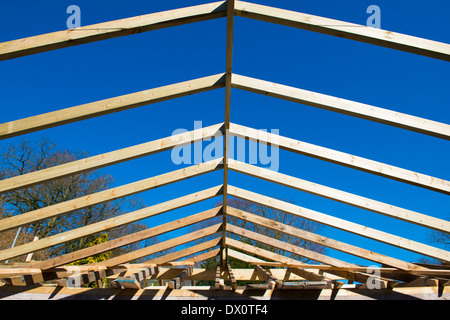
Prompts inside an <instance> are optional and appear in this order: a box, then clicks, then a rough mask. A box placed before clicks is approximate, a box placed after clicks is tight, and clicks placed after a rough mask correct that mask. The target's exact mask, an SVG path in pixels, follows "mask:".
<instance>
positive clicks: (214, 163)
mask: <svg viewBox="0 0 450 320" xmlns="http://www.w3.org/2000/svg"><path fill="white" fill-rule="evenodd" d="M221 167H222V164H221V163H220V160H211V161H208V162H204V163H201V164H198V165H193V166H190V167H187V168H183V169H179V170H176V171H172V172H169V173H164V174H161V175H158V176H155V177H152V178H147V179H144V180H140V181H136V182H132V183H129V184H126V185H122V186H119V187H116V188H112V189H108V190H104V191H100V192H97V193H94V194H90V195H87V196H83V197H80V198H76V199H72V200H68V201H65V202H62V203H58V204H55V205H51V206H48V207H44V208H41V209H37V210H34V211H30V212H27V213H23V214H20V215H17V216H13V217H10V218H6V219H2V220H0V232H1V231H6V230H10V229H13V228H17V227H20V226H24V225H27V224H30V223H34V222H37V221H41V220H45V219H49V218H53V217H57V216H60V215H62V214H67V213H71V212H74V211H76V210H80V209H83V208H87V207H89V206H94V205H97V204H101V203H104V202H106V201H111V200H115V199H119V198H122V197H126V196H130V195H133V194H136V193H139V192H144V191H147V190H150V189H153V188H156V187H160V186H163V185H166V184H170V183H174V182H176V181H181V180H184V179H187V178H191V177H194V176H197V175H200V174H204V173H208V172H212V171H214V170H218V169H220V168H221ZM145 210H147V209H144V211H145ZM141 212H143V211H141ZM42 240H43V239H41V240H38V241H36V242H39V241H42Z"/></svg>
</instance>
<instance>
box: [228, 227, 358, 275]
mask: <svg viewBox="0 0 450 320" xmlns="http://www.w3.org/2000/svg"><path fill="white" fill-rule="evenodd" d="M227 227H228V229H227V230H228V231H229V232H231V233H234V234H236V235H238V236H241V237H245V238H247V239H250V240H254V241H257V242H260V243H264V244H267V245H269V246H271V247H274V248H277V249H281V250H284V251H288V252H291V253H294V254H297V255H299V256H301V257H305V258H308V259H311V260H314V261H317V262H321V263H325V264H329V265H333V266H341V267H351V266H355V265H353V264H351V263H347V262H345V261H341V260H339V259H335V258H331V257H328V256H326V255H324V254H321V253H319V252H315V251H312V250H308V249H305V248H302V247H299V246H296V245H293V244H290V243H288V242H284V241H281V240H277V239H274V238H271V237H268V236H265V235H262V234H259V233H257V232H253V231H250V230H247V229H244V228H240V227H237V226H235V225H232V224H228V226H227Z"/></svg>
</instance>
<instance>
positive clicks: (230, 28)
mask: <svg viewBox="0 0 450 320" xmlns="http://www.w3.org/2000/svg"><path fill="white" fill-rule="evenodd" d="M234 5H235V0H227V37H226V51H225V110H224V121H225V122H224V144H223V155H224V158H223V160H224V161H223V201H222V204H223V207H224V215H223V227H224V229H223V233H222V244H221V246H220V248H221V253H220V264H221V266H222V269H225V266H226V264H227V261H228V258H227V247H226V245H225V235H226V231H227V230H226V225H227V224H226V209H227V188H228V159H229V148H230V137H229V129H230V117H231V82H232V81H231V77H232V69H233V68H232V67H233V35H234Z"/></svg>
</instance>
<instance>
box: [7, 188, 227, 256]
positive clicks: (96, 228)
mask: <svg viewBox="0 0 450 320" xmlns="http://www.w3.org/2000/svg"><path fill="white" fill-rule="evenodd" d="M221 190H222V186H217V187H213V188H210V189H206V190H203V191H200V192H196V193H193V194H190V195H187V196H183V197H180V198H177V199H173V200H169V201H166V202H163V203H160V204H156V205H153V206H150V207H147V208H144V209H141V210H137V211H134V212H130V213H127V214H123V215H120V216H118V217H114V218H110V219H107V220H103V221H100V222H97V223H93V224H91V225H87V226H84V227H80V228H77V229H74V230H70V231H66V232H62V233H58V234H56V235H53V236H50V237H47V238H43V239H40V240H38V241H35V242H30V243H26V244H23V245H20V246H17V247H13V248H9V249H4V250H2V251H0V261H2V260H7V259H11V258H14V257H18V256H21V255H23V254H27V253H29V252H34V251H38V250H41V249H44V248H48V247H51V246H55V245H58V244H61V243H64V242H67V241H71V240H75V239H78V238H81V237H84V236H86V235H90V234H95V233H98V232H102V231H105V230H109V229H112V228H115V227H119V226H122V225H124V224H128V223H131V222H135V221H139V220H142V219H145V218H148V217H151V216H156V215H158V214H161V213H164V212H167V211H170V210H174V209H177V208H181V207H184V206H187V205H190V204H193V203H197V202H200V201H203V200H206V199H210V198H213V197H215V196H218V195H221ZM126 262H127V261H126Z"/></svg>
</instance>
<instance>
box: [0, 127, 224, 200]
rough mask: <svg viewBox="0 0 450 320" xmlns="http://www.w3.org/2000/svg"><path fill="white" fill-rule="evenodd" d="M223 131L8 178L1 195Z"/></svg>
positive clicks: (191, 133) (207, 130)
mask: <svg viewBox="0 0 450 320" xmlns="http://www.w3.org/2000/svg"><path fill="white" fill-rule="evenodd" d="M222 131H223V123H219V124H216V125H212V126H209V127H205V128H201V129H197V130H193V131H189V132H185V133H180V134H177V135H173V136H170V137H166V138H162V139H157V140H153V141H150V142H146V143H142V144H138V145H135V146H131V147H128V148H123V149H120V150H116V151H111V152H108V153H104V154H100V155H96V156H92V157H89V158H85V159H80V160H76V161H72V162H69V163H64V164H61V165H58V166H54V167H50V168H46V169H42V170H39V171H34V172H30V173H27V174H24V175H20V176H16V177H12V178H9V179H4V180H1V181H0V194H2V193H6V192H12V191H15V190H18V189H22V188H26V187H31V186H34V185H36V184H41V183H44V182H48V181H52V180H54V179H58V178H63V177H66V176H70V175H74V174H79V173H83V172H86V171H89V170H95V169H100V168H103V167H106V166H110V165H114V164H117V163H121V162H124V161H130V160H133V159H137V158H141V157H145V156H148V155H152V154H155V153H157V152H163V151H166V150H169V149H171V148H173V147H180V146H182V145H185V144H188V143H195V142H197V141H200V140H203V139H209V138H211V137H216V136H218V134H222Z"/></svg>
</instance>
